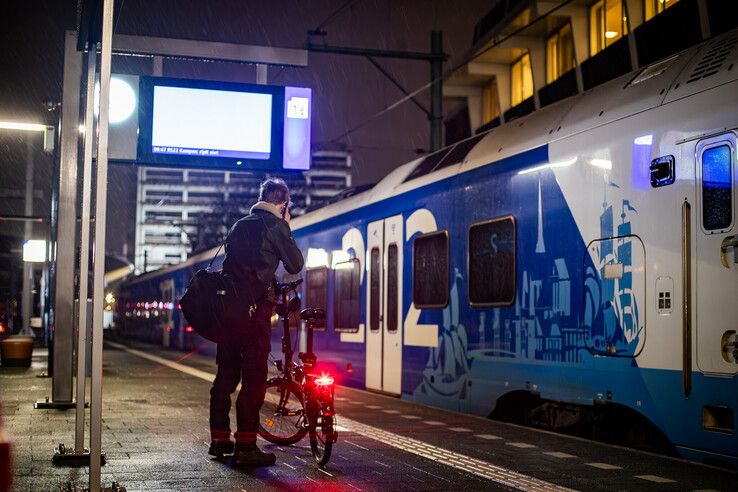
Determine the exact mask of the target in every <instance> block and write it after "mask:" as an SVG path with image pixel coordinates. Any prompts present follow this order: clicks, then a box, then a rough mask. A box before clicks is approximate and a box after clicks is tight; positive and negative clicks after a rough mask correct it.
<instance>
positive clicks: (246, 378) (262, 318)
mask: <svg viewBox="0 0 738 492" xmlns="http://www.w3.org/2000/svg"><path fill="white" fill-rule="evenodd" d="M270 314H271V306H261V307H260V308H259V312H257V315H256V316H255V317H254V318H255V319H254V320H252V321H249V322H247V323H238V325H239V326H237V330H235V331H234V336H233V337H230V338H229V339H228V340H226V341H223V342H221V343H219V344H218V355H217V358H216V362H217V364H218V372H217V373H216V375H215V381H213V387H212V389H211V390H210V433H211V437H212V440H213V441H225V440H229V439H230V436H231V427H230V418H229V416H228V414H229V412H230V410H231V394H232V393H233V392H234V391H236V387H237V386H238V383H239V381H240V382H241V391H239V392H238V398H237V399H236V434H235V438H236V447H237V448H238V449H253V448H255V447H256V433H257V431H258V429H259V410H260V409H261V405H262V404H263V403H264V394H265V392H266V379H267V362H268V358H269V352H270V350H271V341H270V338H271V324H270V322H269V315H270Z"/></svg>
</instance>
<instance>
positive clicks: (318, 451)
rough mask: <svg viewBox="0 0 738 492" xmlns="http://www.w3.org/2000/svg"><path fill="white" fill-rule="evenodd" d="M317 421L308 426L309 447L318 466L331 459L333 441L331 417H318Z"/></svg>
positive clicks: (333, 431)
mask: <svg viewBox="0 0 738 492" xmlns="http://www.w3.org/2000/svg"><path fill="white" fill-rule="evenodd" d="M318 419H319V422H318V423H317V424H316V425H311V426H310V449H311V450H312V451H313V456H315V461H316V462H317V463H318V466H325V465H326V464H327V463H328V460H329V459H331V451H332V450H333V443H334V442H335V440H336V439H335V434H334V433H335V430H334V428H333V417H318Z"/></svg>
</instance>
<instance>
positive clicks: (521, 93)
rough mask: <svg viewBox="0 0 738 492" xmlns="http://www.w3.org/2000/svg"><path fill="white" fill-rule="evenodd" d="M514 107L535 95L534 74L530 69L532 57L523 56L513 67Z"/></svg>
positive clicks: (512, 88)
mask: <svg viewBox="0 0 738 492" xmlns="http://www.w3.org/2000/svg"><path fill="white" fill-rule="evenodd" d="M510 75H511V78H512V80H511V90H512V97H511V99H512V105H513V106H516V105H517V104H520V103H521V102H523V101H525V100H526V99H528V98H529V97H531V96H532V95H533V72H532V71H531V68H530V55H529V54H525V55H523V57H522V58H520V60H518V61H516V62H515V63H513V65H512V67H511V73H510Z"/></svg>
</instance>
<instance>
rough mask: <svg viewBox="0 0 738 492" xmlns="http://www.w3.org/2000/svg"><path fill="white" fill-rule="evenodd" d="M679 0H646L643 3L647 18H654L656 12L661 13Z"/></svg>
mask: <svg viewBox="0 0 738 492" xmlns="http://www.w3.org/2000/svg"><path fill="white" fill-rule="evenodd" d="M678 1H679V0H645V1H644V5H643V14H644V16H645V19H646V20H649V19H651V18H653V17H654V16H655V15H656V14H660V13H661V12H663V11H664V10H666V9H668V8H669V7H671V6H672V5H674V4H675V3H677V2H678Z"/></svg>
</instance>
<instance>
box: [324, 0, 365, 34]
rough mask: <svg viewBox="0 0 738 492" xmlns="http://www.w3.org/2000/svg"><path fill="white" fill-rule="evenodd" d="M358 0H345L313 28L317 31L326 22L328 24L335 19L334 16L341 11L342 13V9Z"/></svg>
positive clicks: (325, 24)
mask: <svg viewBox="0 0 738 492" xmlns="http://www.w3.org/2000/svg"><path fill="white" fill-rule="evenodd" d="M358 1H359V0H347V1H346V2H344V3H343V4H342V5H341V6H340V7H338V8H337V9H336V10H334V11H333V12H331V13H330V14H329V15H328V17H326V18H325V19H323V21H322V22H320V23H318V25H317V26H316V27H315V30H316V31H319V30H320V29H321V28H323V27H325V26H327V25H328V24H330V23H331V22H333V20H335V19H336V17H338V16H339V15H341V13H343V11H344V10H346V9H347V8H349V7H351V6H353V4H355V3H356V2H358Z"/></svg>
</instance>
